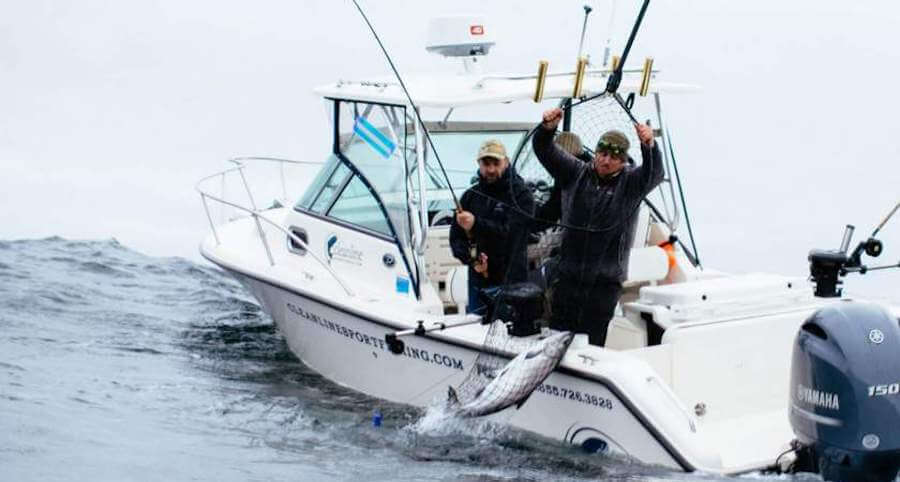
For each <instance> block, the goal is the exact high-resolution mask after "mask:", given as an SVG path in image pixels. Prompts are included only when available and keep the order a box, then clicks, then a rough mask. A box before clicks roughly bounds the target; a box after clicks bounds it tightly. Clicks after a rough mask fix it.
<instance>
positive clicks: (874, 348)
mask: <svg viewBox="0 0 900 482" xmlns="http://www.w3.org/2000/svg"><path fill="white" fill-rule="evenodd" d="M790 392H791V404H790V422H791V427H792V428H793V430H794V433H795V434H796V436H797V439H798V440H799V441H800V443H801V444H802V445H803V446H805V450H806V453H805V454H800V455H801V456H800V457H799V458H798V462H799V463H801V465H803V466H801V467H800V468H801V470H810V471H815V472H819V473H820V474H821V475H822V477H823V478H824V479H825V480H854V481H856V480H886V481H892V480H894V478H895V477H896V475H897V471H898V468H900V321H898V319H897V318H895V317H893V316H891V315H890V314H889V313H888V312H887V311H886V310H885V309H884V308H882V307H880V306H878V305H875V304H871V303H861V302H853V301H846V302H839V303H835V304H834V305H831V306H829V307H826V308H822V309H820V310H818V311H816V312H815V313H813V315H812V316H810V317H809V319H807V320H806V322H805V323H804V324H803V325H802V327H801V329H800V331H799V333H798V334H797V337H796V340H795V343H794V351H793V360H792V366H791V386H790Z"/></svg>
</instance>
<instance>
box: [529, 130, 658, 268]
mask: <svg viewBox="0 0 900 482" xmlns="http://www.w3.org/2000/svg"><path fill="white" fill-rule="evenodd" d="M532 146H533V148H534V152H535V154H536V155H537V158H538V160H539V161H540V162H541V164H542V165H543V166H544V168H545V169H547V172H549V173H550V175H551V176H553V179H554V180H555V183H556V184H558V185H559V186H560V187H561V189H562V199H561V201H562V223H563V224H565V225H567V226H577V227H586V228H588V229H590V230H592V231H593V232H585V231H581V230H576V229H566V230H565V232H564V233H563V239H562V246H561V248H560V262H559V268H558V269H559V271H558V273H559V277H560V279H561V280H566V281H570V282H574V283H576V284H577V285H582V286H592V285H594V284H595V283H597V282H619V283H621V282H623V281H625V277H626V276H627V274H628V257H629V255H630V254H631V245H632V243H633V241H634V231H635V228H636V226H637V215H638V208H639V207H640V203H641V201H642V200H643V198H644V196H646V195H647V194H648V193H649V192H650V191H652V190H653V188H655V187H656V186H658V185H659V183H660V182H662V179H663V162H662V154H661V153H660V151H659V147H658V146H657V145H656V143H654V145H653V148H652V149H648V148H647V147H645V146H644V145H643V144H641V157H642V159H643V163H642V164H641V165H640V166H636V167H632V166H626V167H625V168H624V169H622V170H621V171H620V172H619V173H618V174H617V175H614V176H612V177H609V178H601V177H600V176H598V175H597V173H596V171H595V170H594V167H593V163H585V162H583V161H581V160H579V159H577V158H575V157H573V156H572V155H571V154H569V153H567V152H566V151H564V150H562V149H560V148H559V147H558V146H556V144H554V143H553V131H551V130H548V129H545V128H543V127H540V128H538V129H537V131H536V132H535V134H534V137H533V138H532Z"/></svg>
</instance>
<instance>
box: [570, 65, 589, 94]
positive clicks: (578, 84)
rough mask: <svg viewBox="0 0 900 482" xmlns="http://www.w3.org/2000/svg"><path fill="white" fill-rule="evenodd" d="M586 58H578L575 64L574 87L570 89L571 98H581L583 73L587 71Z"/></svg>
mask: <svg viewBox="0 0 900 482" xmlns="http://www.w3.org/2000/svg"><path fill="white" fill-rule="evenodd" d="M587 63H588V60H587V57H578V62H577V63H576V64H575V86H574V87H573V88H572V98H573V99H577V98H579V97H581V88H582V87H583V86H584V72H585V70H587Z"/></svg>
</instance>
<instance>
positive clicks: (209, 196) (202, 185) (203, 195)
mask: <svg viewBox="0 0 900 482" xmlns="http://www.w3.org/2000/svg"><path fill="white" fill-rule="evenodd" d="M255 161H268V162H275V163H278V166H279V172H280V179H281V192H282V196H283V198H282V202H281V203H280V204H281V205H284V204H285V201H286V200H287V192H288V190H287V183H286V181H285V174H284V167H285V165H286V164H294V165H310V164H322V163H321V162H311V161H294V160H290V159H280V158H277V157H236V158H233V159H229V162H232V163H234V164H235V167H232V168H230V169H225V170H224V171H221V172H217V173H215V174H212V175H210V176H206V177H204V178H202V179H200V180H199V181H197V184H196V185H195V186H194V188H195V189H196V190H197V192H198V193H200V199H201V201H202V202H203V210H204V211H205V212H206V218H207V220H208V221H209V226H210V228H211V229H212V233H213V238H215V240H216V245H220V244H222V241H221V239H220V238H219V232H218V230H217V229H216V223H215V222H214V221H213V217H212V214H211V213H210V210H209V201H210V200H212V201H215V202H217V203H219V204H221V205H223V206H228V207H231V208H233V209H237V210H238V211H241V212H243V213H246V214H248V215H250V217H252V218H253V221H254V223H255V224H256V230H257V232H258V233H259V238H260V241H261V242H262V245H263V248H265V251H266V257H267V258H268V260H269V264H270V265H271V266H274V265H275V258H274V257H273V256H272V250H271V248H270V247H269V243H268V240H267V239H266V233H265V230H263V227H262V221H265V222H266V223H268V224H270V225H272V226H274V227H275V228H276V229H277V230H279V231H281V232H283V233H284V234H286V235H287V237H288V238H290V239H291V240H292V241H293V242H295V243H297V244H298V245H300V246H302V247H303V249H304V250H306V253H307V254H309V255H310V256H312V258H313V259H315V260H316V261H317V262H318V263H319V264H320V265H321V266H322V267H323V268H325V271H327V272H328V273H329V274H330V275H331V277H332V278H334V280H335V281H337V283H338V284H339V285H340V286H341V288H343V290H344V292H345V293H346V294H347V296H355V293H354V292H353V291H352V290H351V289H350V288H349V287H348V286H347V284H346V283H344V281H343V280H341V278H340V277H339V276H338V275H337V273H335V272H334V270H333V269H331V266H329V265H328V263H326V262H325V261H324V260H322V258H320V257H319V256H317V255H316V254H315V253H313V251H312V250H311V249H310V248H309V245H308V244H307V243H306V241H304V240H303V239H300V237H299V236H297V235H295V234H294V233H292V232H291V231H290V230H288V229H286V228H285V227H284V226H282V225H281V224H279V223H278V222H275V221H274V220H272V219H270V218H269V217H268V216H266V215H265V214H264V212H263V211H262V210H260V209H259V208H258V207H257V205H256V200H255V199H254V197H253V192H252V191H251V190H250V185H249V183H248V182H247V177H246V175H245V174H244V168H245V167H246V165H245V163H246V162H255ZM235 175H237V176H239V177H240V180H241V184H242V185H243V187H244V191H245V193H246V194H247V199H248V201H249V203H250V206H249V207H247V206H243V205H241V204H239V203H237V202H233V201H229V200H227V199H225V197H226V196H225V193H224V190H225V181H226V178H227V177H228V176H235ZM215 180H218V181H220V183H219V185H220V186H221V190H222V193H221V194H219V195H216V194H214V193H212V192H211V191H210V189H209V188H208V187H207V185H208V184H210V183H212V182H213V181H215Z"/></svg>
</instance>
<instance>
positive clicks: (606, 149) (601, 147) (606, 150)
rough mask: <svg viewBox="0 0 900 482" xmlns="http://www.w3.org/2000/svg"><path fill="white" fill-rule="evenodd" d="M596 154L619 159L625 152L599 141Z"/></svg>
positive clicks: (614, 145)
mask: <svg viewBox="0 0 900 482" xmlns="http://www.w3.org/2000/svg"><path fill="white" fill-rule="evenodd" d="M597 152H600V153H603V154H609V155H612V156H618V157H620V156H622V155H624V154H625V152H626V150H625V149H624V148H622V146H620V145H617V144H610V143H608V142H605V141H600V142H598V143H597Z"/></svg>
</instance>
